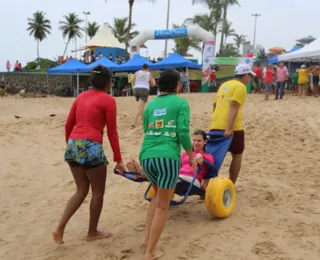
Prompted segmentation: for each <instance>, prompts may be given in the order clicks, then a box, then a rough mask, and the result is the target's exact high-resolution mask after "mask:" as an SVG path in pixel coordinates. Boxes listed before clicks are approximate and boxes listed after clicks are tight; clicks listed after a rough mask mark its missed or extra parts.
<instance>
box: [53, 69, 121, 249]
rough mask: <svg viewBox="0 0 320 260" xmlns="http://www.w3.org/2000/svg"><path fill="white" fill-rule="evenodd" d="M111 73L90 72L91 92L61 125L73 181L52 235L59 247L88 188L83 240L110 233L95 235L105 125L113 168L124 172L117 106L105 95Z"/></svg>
mask: <svg viewBox="0 0 320 260" xmlns="http://www.w3.org/2000/svg"><path fill="white" fill-rule="evenodd" d="M111 79H112V74H111V72H110V70H109V69H108V68H106V67H103V66H97V67H95V68H94V69H93V71H92V72H91V73H90V83H91V85H92V87H93V89H92V90H89V91H86V92H83V93H82V94H81V95H80V96H79V97H78V98H77V99H76V100H75V101H74V103H73V105H72V107H71V110H70V112H69V115H68V118H67V122H66V124H65V138H66V142H67V149H66V152H65V160H66V161H67V162H68V164H69V166H70V169H71V172H72V175H73V178H74V181H75V183H76V186H77V191H76V193H75V194H74V195H73V196H72V197H71V198H70V199H69V201H68V203H67V206H66V208H65V210H64V212H63V215H62V218H61V220H60V222H59V224H58V226H57V228H56V230H55V231H54V232H53V238H54V240H55V242H56V243H57V244H63V243H64V242H63V234H64V230H65V227H66V225H67V223H68V221H69V219H70V218H71V217H72V216H73V214H74V213H75V212H76V211H77V210H78V208H79V207H80V206H81V204H82V202H83V201H84V199H85V198H86V196H87V195H88V192H89V187H90V186H91V190H92V198H91V203H90V224H89V231H88V236H87V240H88V241H92V240H97V239H104V238H108V237H110V236H112V234H111V233H104V232H99V231H98V229H97V227H98V222H99V218H100V213H101V210H102V205H103V196H104V192H105V183H106V176H107V164H108V161H107V158H106V157H105V154H104V150H103V146H102V141H103V130H104V128H105V126H107V134H108V138H109V141H110V144H111V147H112V150H113V155H114V156H113V160H114V161H115V162H116V163H117V165H116V168H117V169H119V170H120V171H124V170H125V167H124V165H123V163H122V158H121V153H120V145H119V138H118V132H117V120H116V118H117V106H116V101H115V99H114V98H113V97H111V96H109V95H108V94H107V92H109V90H110V88H111V86H112V82H111Z"/></svg>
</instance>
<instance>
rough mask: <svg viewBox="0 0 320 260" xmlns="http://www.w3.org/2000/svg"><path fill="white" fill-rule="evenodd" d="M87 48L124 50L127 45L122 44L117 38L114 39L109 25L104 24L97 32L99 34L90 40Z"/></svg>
mask: <svg viewBox="0 0 320 260" xmlns="http://www.w3.org/2000/svg"><path fill="white" fill-rule="evenodd" d="M85 47H87V48H90V47H101V48H103V47H106V48H120V49H124V48H125V45H124V44H123V43H120V42H119V41H118V40H117V39H116V37H114V35H113V33H112V32H111V30H110V28H109V25H108V24H107V23H105V24H103V26H102V28H101V29H100V30H99V31H98V32H97V34H96V35H95V36H94V37H93V38H92V39H91V40H89V41H88V42H87V43H86V44H85Z"/></svg>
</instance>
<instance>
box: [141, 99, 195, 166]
mask: <svg viewBox="0 0 320 260" xmlns="http://www.w3.org/2000/svg"><path fill="white" fill-rule="evenodd" d="M189 122H190V107H189V104H188V102H187V101H186V100H185V99H183V98H181V97H178V96H176V95H171V94H169V95H162V96H158V97H156V98H155V99H154V100H152V101H151V102H150V103H149V104H148V106H147V107H146V109H145V111H144V114H143V129H144V133H145V136H144V140H143V144H142V148H141V151H140V161H141V160H144V159H148V158H168V159H172V160H177V161H180V152H181V148H180V147H181V145H182V147H183V148H184V149H185V150H188V149H191V148H192V144H191V139H190V135H189Z"/></svg>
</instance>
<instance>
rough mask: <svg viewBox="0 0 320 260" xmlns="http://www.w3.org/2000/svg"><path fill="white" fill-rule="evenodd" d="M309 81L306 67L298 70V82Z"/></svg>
mask: <svg viewBox="0 0 320 260" xmlns="http://www.w3.org/2000/svg"><path fill="white" fill-rule="evenodd" d="M307 81H308V73H307V70H306V69H299V70H298V84H306V83H307Z"/></svg>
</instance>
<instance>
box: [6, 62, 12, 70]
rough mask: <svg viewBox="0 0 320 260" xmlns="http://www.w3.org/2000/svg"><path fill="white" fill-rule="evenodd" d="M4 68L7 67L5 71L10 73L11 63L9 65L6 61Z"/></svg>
mask: <svg viewBox="0 0 320 260" xmlns="http://www.w3.org/2000/svg"><path fill="white" fill-rule="evenodd" d="M6 67H7V71H8V72H10V70H11V63H10V61H7V63H6Z"/></svg>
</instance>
